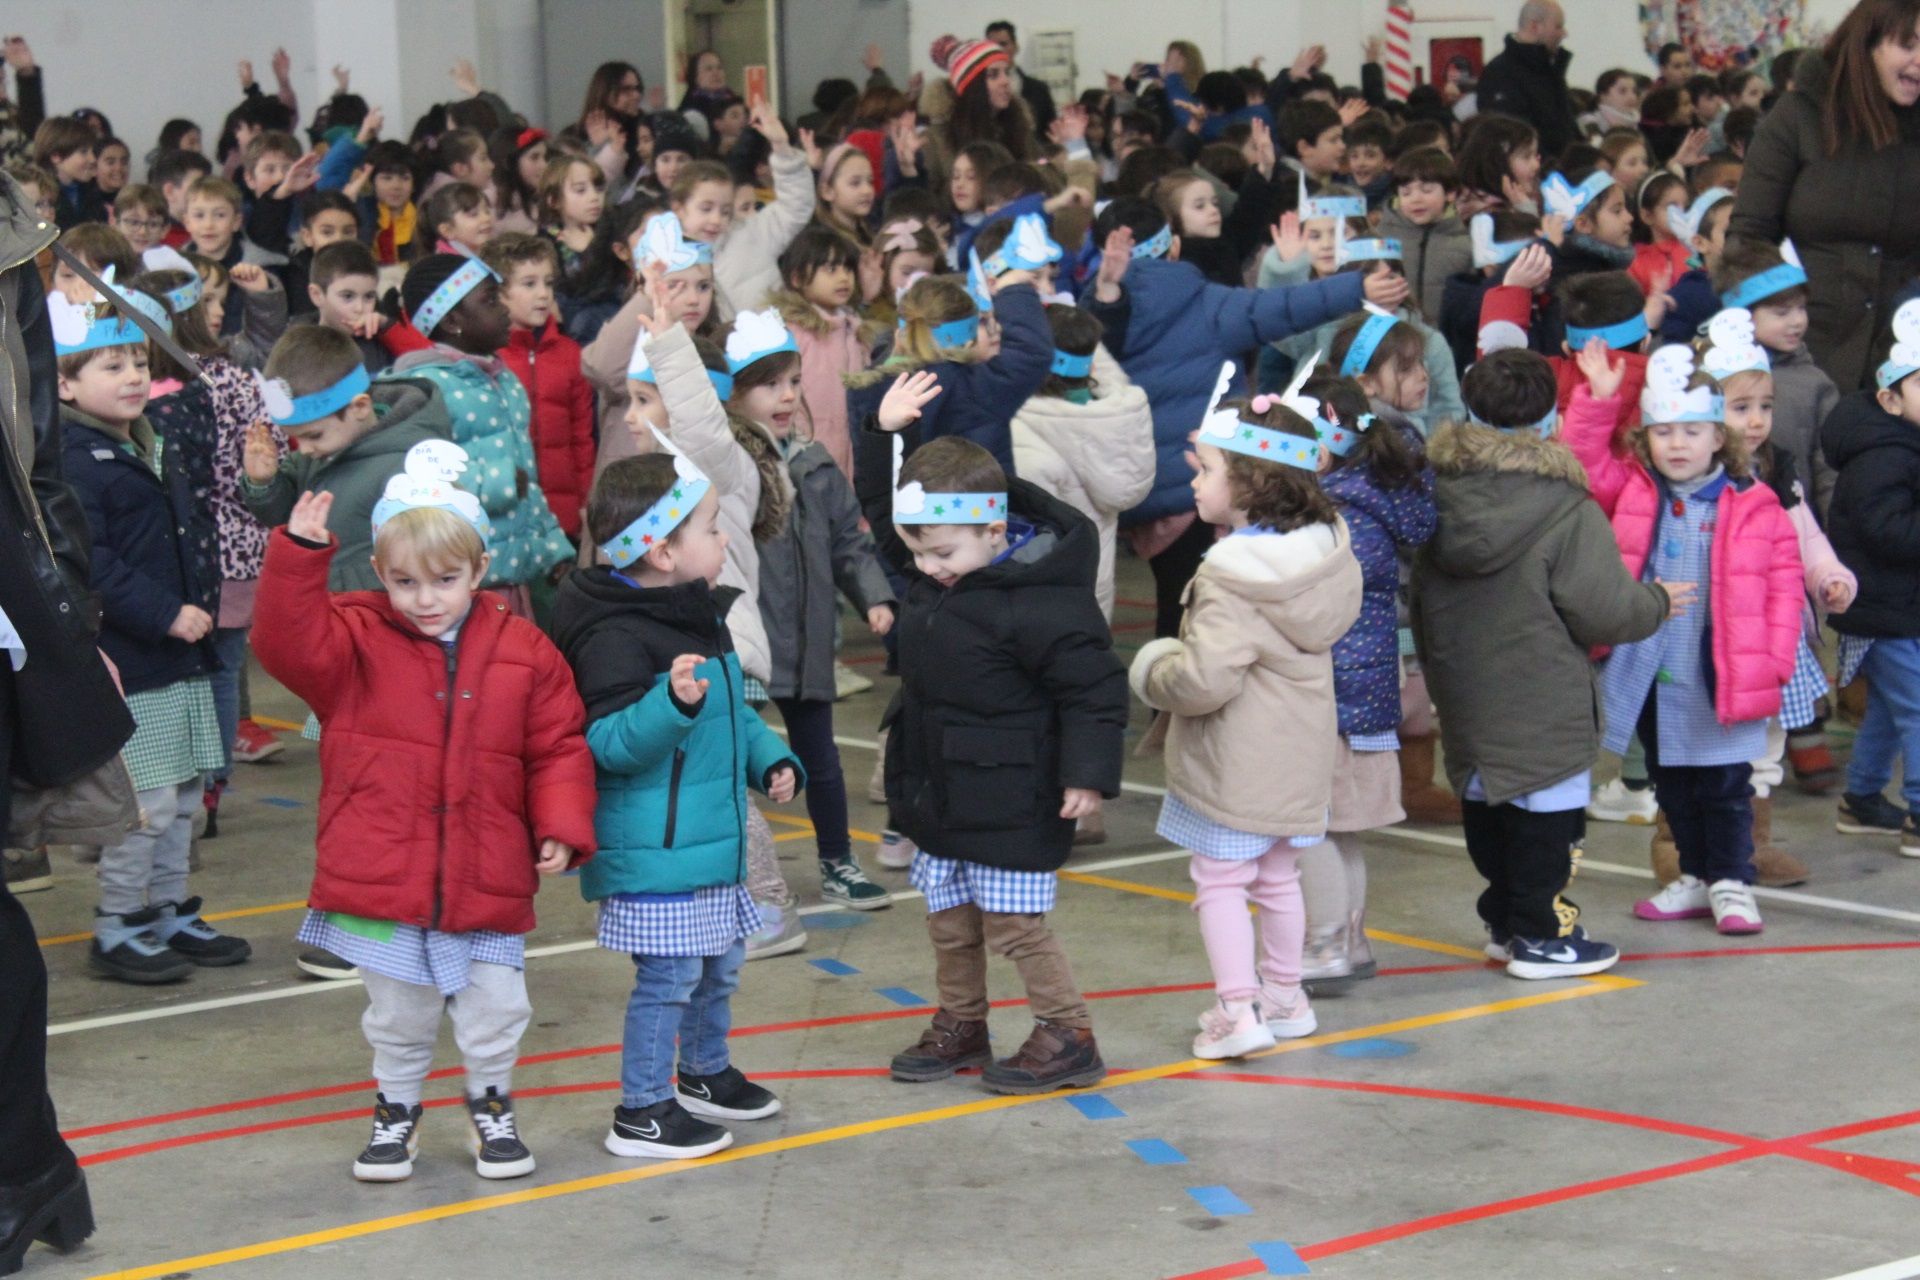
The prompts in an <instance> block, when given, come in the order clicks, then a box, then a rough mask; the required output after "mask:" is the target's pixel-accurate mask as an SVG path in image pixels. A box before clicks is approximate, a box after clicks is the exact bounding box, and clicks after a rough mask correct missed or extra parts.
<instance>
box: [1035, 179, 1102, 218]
mask: <svg viewBox="0 0 1920 1280" xmlns="http://www.w3.org/2000/svg"><path fill="white" fill-rule="evenodd" d="M1041 208H1043V209H1045V210H1046V211H1047V212H1048V213H1050V214H1053V213H1058V212H1060V211H1061V210H1062V209H1091V208H1093V197H1092V196H1090V195H1088V194H1087V189H1086V188H1085V187H1076V186H1074V185H1073V184H1072V183H1068V184H1067V185H1066V186H1064V187H1062V188H1060V194H1059V195H1054V196H1048V197H1047V198H1046V200H1045V201H1043V202H1042V203H1041Z"/></svg>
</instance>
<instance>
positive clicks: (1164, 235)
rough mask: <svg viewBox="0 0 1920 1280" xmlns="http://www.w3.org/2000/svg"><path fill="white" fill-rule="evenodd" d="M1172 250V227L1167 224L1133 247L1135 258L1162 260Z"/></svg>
mask: <svg viewBox="0 0 1920 1280" xmlns="http://www.w3.org/2000/svg"><path fill="white" fill-rule="evenodd" d="M1172 248H1173V226H1172V224H1171V223H1169V224H1168V225H1166V226H1163V227H1161V228H1160V229H1159V230H1158V231H1156V232H1154V233H1153V234H1152V235H1150V236H1148V237H1147V238H1146V240H1144V241H1143V242H1141V243H1140V244H1137V245H1135V246H1133V256H1134V257H1136V258H1164V257H1166V256H1167V254H1168V252H1169V251H1170V250H1172Z"/></svg>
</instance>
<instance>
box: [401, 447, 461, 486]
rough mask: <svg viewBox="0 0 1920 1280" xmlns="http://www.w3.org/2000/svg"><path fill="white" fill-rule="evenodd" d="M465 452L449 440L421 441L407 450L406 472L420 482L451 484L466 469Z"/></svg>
mask: <svg viewBox="0 0 1920 1280" xmlns="http://www.w3.org/2000/svg"><path fill="white" fill-rule="evenodd" d="M467 462H468V458H467V451H466V450H465V449H462V448H461V447H460V446H459V445H457V444H455V443H454V442H453V441H451V440H422V441H421V442H420V443H419V444H417V445H415V446H413V448H411V449H409V450H407V460H406V464H405V465H406V471H407V474H408V475H410V476H413V477H415V478H416V479H420V480H444V481H445V482H447V483H448V484H452V483H453V482H454V481H455V480H458V479H459V478H460V476H461V475H462V474H463V473H464V472H465V471H466V469H467Z"/></svg>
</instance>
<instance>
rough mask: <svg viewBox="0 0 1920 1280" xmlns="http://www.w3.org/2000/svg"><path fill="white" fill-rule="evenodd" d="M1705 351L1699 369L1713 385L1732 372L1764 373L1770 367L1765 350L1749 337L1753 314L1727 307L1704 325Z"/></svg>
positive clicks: (1729, 375)
mask: <svg viewBox="0 0 1920 1280" xmlns="http://www.w3.org/2000/svg"><path fill="white" fill-rule="evenodd" d="M1707 342H1708V346H1707V350H1706V354H1705V355H1703V356H1701V357H1700V367H1701V368H1702V369H1704V370H1705V371H1706V372H1707V375H1708V376H1709V377H1711V378H1713V379H1714V381H1716V382H1725V381H1726V380H1727V379H1728V378H1731V377H1732V376H1733V375H1734V374H1736V373H1752V372H1765V371H1767V370H1769V369H1771V368H1772V367H1773V362H1772V361H1771V360H1769V359H1768V358H1767V352H1766V348H1764V347H1762V346H1761V345H1760V344H1759V343H1758V342H1756V341H1754V337H1753V312H1751V311H1749V310H1747V309H1746V308H1745V307H1728V308H1727V309H1726V310H1724V311H1722V312H1720V313H1718V314H1717V315H1715V316H1714V317H1713V319H1711V320H1709V321H1708V322H1707Z"/></svg>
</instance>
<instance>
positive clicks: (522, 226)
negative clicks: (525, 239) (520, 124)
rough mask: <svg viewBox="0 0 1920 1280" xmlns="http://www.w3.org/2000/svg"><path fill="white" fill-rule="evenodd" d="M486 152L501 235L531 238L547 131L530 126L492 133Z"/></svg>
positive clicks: (536, 229)
mask: <svg viewBox="0 0 1920 1280" xmlns="http://www.w3.org/2000/svg"><path fill="white" fill-rule="evenodd" d="M488 150H489V152H490V153H491V155H492V157H493V216H494V220H495V224H496V225H497V227H498V228H499V230H501V231H502V232H507V231H517V232H522V233H524V234H526V235H535V234H537V233H538V232H539V230H540V224H539V222H538V221H537V220H536V217H535V215H536V213H537V212H538V210H539V207H540V197H539V195H538V194H537V191H538V188H539V186H540V176H541V175H542V174H544V173H545V172H546V171H547V131H546V130H545V129H536V128H533V127H531V126H529V127H526V128H522V129H515V128H511V127H507V128H502V129H500V130H498V131H496V132H495V133H494V135H493V138H492V141H491V142H490V143H489V145H488Z"/></svg>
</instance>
